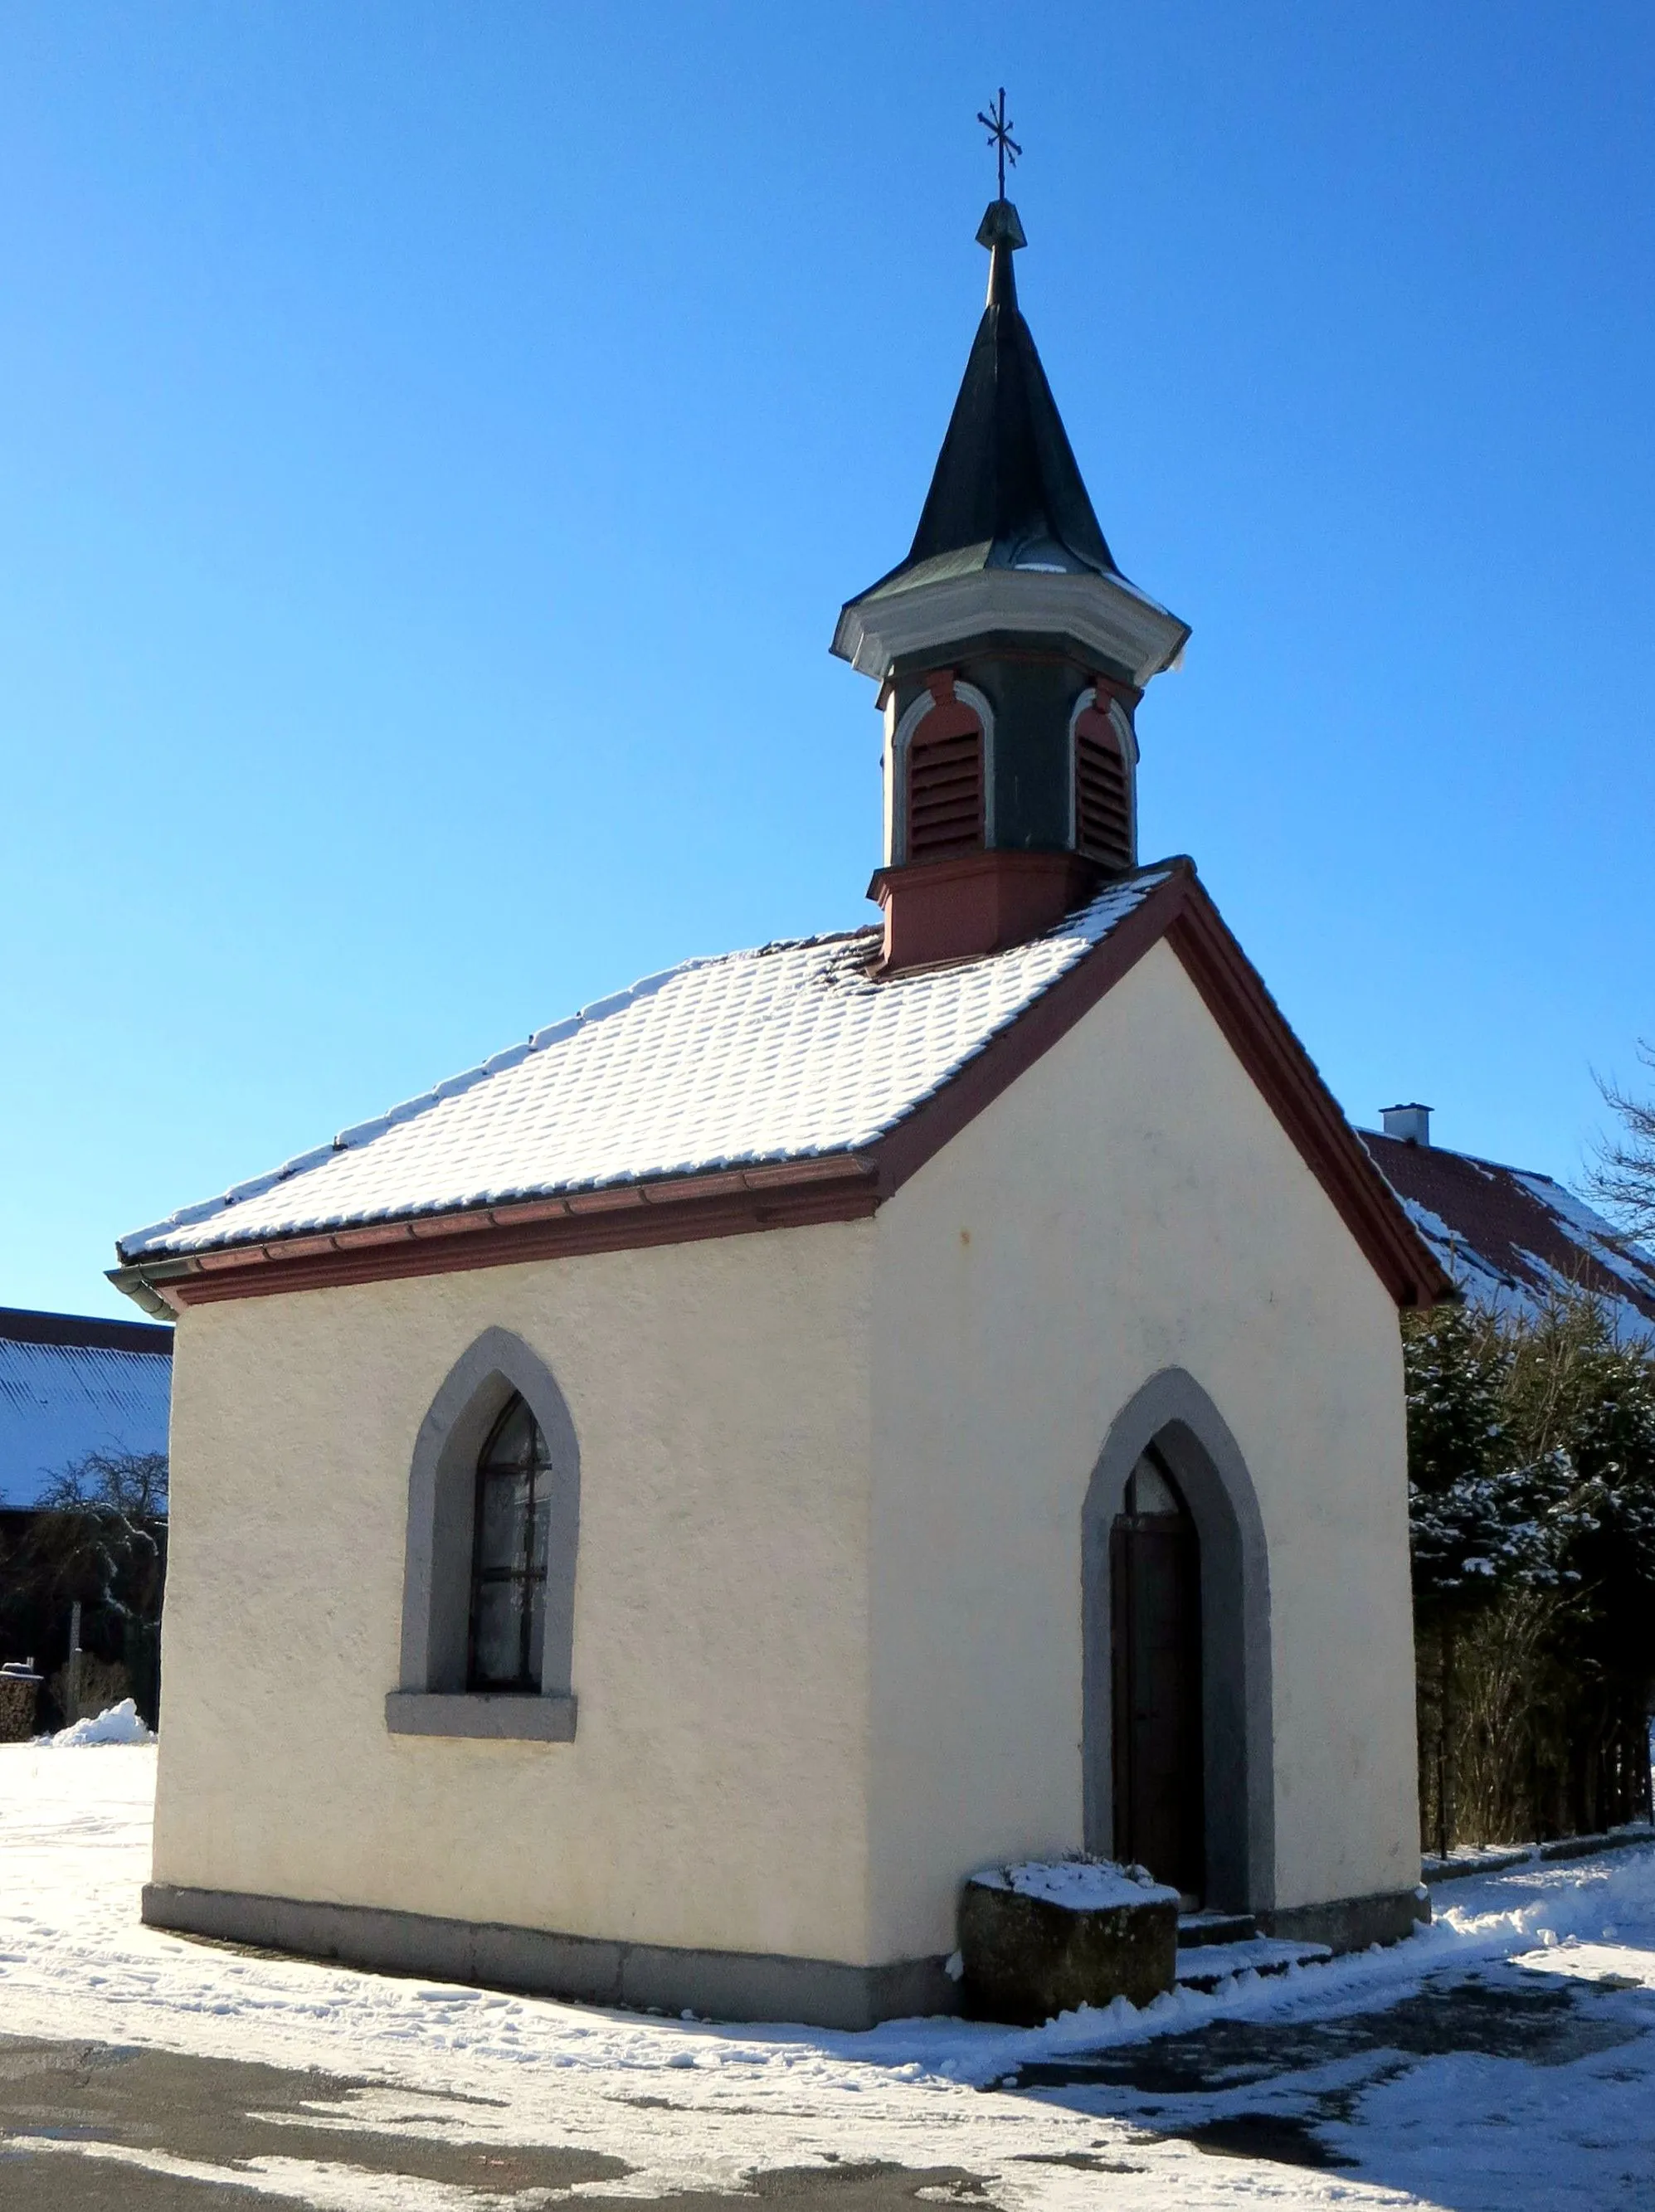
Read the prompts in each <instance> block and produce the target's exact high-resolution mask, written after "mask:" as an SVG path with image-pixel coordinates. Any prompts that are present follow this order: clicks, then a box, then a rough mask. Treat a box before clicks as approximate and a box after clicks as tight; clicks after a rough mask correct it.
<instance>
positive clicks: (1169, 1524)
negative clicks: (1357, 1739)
mask: <svg viewBox="0 0 1655 2212" xmlns="http://www.w3.org/2000/svg"><path fill="white" fill-rule="evenodd" d="M1124 1502H1125V1506H1126V1510H1125V1511H1124V1512H1123V1513H1122V1514H1121V1515H1120V1516H1119V1517H1118V1519H1117V1521H1116V1522H1115V1525H1114V1527H1113V1528H1112V1529H1111V1530H1110V1644H1111V1646H1112V1650H1111V1662H1112V1666H1113V1672H1114V1699H1113V1706H1114V1716H1113V1717H1114V1727H1113V1731H1112V1734H1113V1749H1114V1762H1113V1764H1114V1783H1115V1856H1116V1857H1117V1858H1118V1859H1120V1860H1123V1862H1125V1863H1127V1864H1129V1865H1138V1866H1146V1867H1147V1868H1148V1869H1149V1871H1150V1872H1151V1874H1153V1875H1154V1876H1155V1878H1156V1880H1157V1881H1165V1882H1169V1883H1171V1885H1172V1887H1174V1888H1176V1889H1178V1890H1180V1891H1182V1892H1183V1893H1184V1895H1185V1896H1186V1897H1190V1898H1194V1899H1199V1898H1200V1897H1201V1895H1202V1891H1203V1890H1204V1888H1205V1886H1206V1859H1207V1850H1206V1808H1205V1802H1204V1796H1203V1791H1202V1704H1201V1547H1200V1544H1199V1542H1198V1541H1197V1538H1196V1525H1195V1522H1193V1521H1192V1520H1191V1519H1190V1514H1189V1511H1188V1510H1187V1508H1186V1507H1185V1505H1184V1503H1183V1498H1181V1497H1180V1496H1179V1495H1178V1491H1177V1484H1176V1482H1175V1481H1174V1480H1173V1478H1172V1475H1171V1470H1170V1469H1169V1468H1168V1467H1167V1466H1166V1463H1165V1461H1164V1460H1163V1459H1162V1458H1161V1456H1160V1455H1159V1453H1158V1452H1156V1451H1155V1449H1154V1447H1153V1445H1152V1446H1151V1447H1150V1449H1149V1450H1148V1451H1147V1453H1146V1454H1145V1455H1144V1456H1143V1458H1142V1459H1141V1460H1140V1461H1139V1462H1138V1464H1137V1466H1136V1467H1135V1468H1134V1469H1133V1472H1132V1474H1131V1477H1130V1479H1129V1481H1128V1484H1127V1494H1126V1498H1125V1501H1124Z"/></svg>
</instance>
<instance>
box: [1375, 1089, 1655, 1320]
mask: <svg viewBox="0 0 1655 2212" xmlns="http://www.w3.org/2000/svg"><path fill="white" fill-rule="evenodd" d="M1360 1136H1361V1139H1362V1142H1363V1143H1364V1144H1365V1145H1366V1146H1367V1149H1368V1151H1369V1152H1370V1153H1371V1154H1372V1157H1373V1158H1374V1160H1375V1161H1376V1163H1377V1164H1378V1168H1379V1170H1380V1172H1381V1173H1382V1174H1383V1175H1384V1177H1385V1180H1386V1181H1387V1182H1389V1183H1390V1186H1391V1188H1392V1189H1393V1190H1395V1191H1396V1194H1397V1196H1398V1197H1399V1198H1400V1199H1401V1200H1402V1204H1403V1205H1404V1206H1406V1207H1407V1209H1408V1212H1409V1218H1410V1219H1411V1220H1412V1221H1413V1223H1414V1225H1415V1228H1417V1229H1418V1230H1419V1231H1420V1233H1421V1236H1422V1237H1425V1239H1426V1240H1427V1243H1429V1244H1430V1246H1431V1248H1432V1249H1433V1251H1434V1252H1435V1254H1436V1255H1437V1257H1438V1259H1439V1261H1441V1262H1442V1265H1443V1267H1444V1268H1445V1270H1446V1272H1447V1273H1448V1274H1449V1275H1450V1276H1451V1278H1452V1279H1453V1281H1454V1282H1455V1284H1456V1285H1457V1287H1458V1288H1459V1289H1460V1290H1461V1291H1463V1293H1464V1295H1465V1296H1466V1297H1468V1298H1469V1299H1471V1300H1472V1301H1473V1302H1474V1303H1475V1304H1479V1305H1485V1306H1490V1307H1493V1308H1494V1310H1496V1311H1499V1312H1515V1313H1522V1314H1534V1313H1536V1312H1538V1311H1539V1310H1540V1309H1541V1308H1542V1306H1543V1305H1544V1304H1545V1303H1546V1301H1547V1300H1548V1298H1549V1297H1553V1296H1555V1294H1556V1292H1557V1291H1559V1290H1560V1289H1562V1288H1580V1289H1585V1290H1588V1291H1595V1292H1596V1293H1597V1295H1598V1296H1599V1297H1603V1298H1604V1299H1606V1300H1607V1301H1608V1302H1609V1305H1610V1306H1611V1308H1612V1309H1613V1310H1614V1311H1615V1316H1616V1318H1617V1320H1618V1322H1619V1324H1620V1326H1621V1328H1622V1333H1623V1334H1628V1335H1634V1336H1644V1337H1648V1338H1651V1339H1652V1340H1655V1256H1652V1255H1650V1254H1649V1253H1647V1252H1645V1251H1644V1250H1643V1249H1641V1248H1640V1246H1638V1245H1635V1244H1629V1243H1628V1242H1627V1241H1626V1240H1625V1239H1624V1238H1622V1237H1617V1235H1616V1233H1615V1231H1614V1230H1613V1229H1612V1228H1611V1227H1610V1225H1609V1223H1608V1222H1607V1221H1605V1220H1604V1219H1603V1216H1602V1215H1601V1214H1597V1213H1594V1212H1592V1210H1591V1207H1590V1206H1586V1205H1585V1204H1583V1203H1582V1201H1581V1200H1579V1199H1578V1198H1576V1197H1574V1196H1573V1194H1571V1193H1570V1192H1568V1191H1567V1190H1565V1189H1564V1188H1562V1186H1561V1184H1559V1183H1555V1182H1553V1181H1552V1179H1551V1177H1550V1176H1543V1175H1536V1174H1532V1173H1530V1172H1529V1171H1528V1170H1524V1169H1523V1168H1508V1167H1502V1166H1500V1164H1499V1163H1498V1162H1497V1161H1494V1160H1480V1159H1476V1158H1473V1157H1472V1156H1471V1155H1470V1154H1469V1152H1450V1151H1448V1150H1447V1149H1446V1148H1445V1147H1444V1146H1440V1145H1412V1144H1408V1143H1405V1142H1403V1141H1402V1140H1401V1139H1398V1138H1396V1137H1382V1136H1379V1135H1378V1134H1376V1133H1372V1132H1371V1131H1369V1130H1366V1129H1364V1130H1362V1131H1361V1132H1360Z"/></svg>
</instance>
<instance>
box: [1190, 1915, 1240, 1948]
mask: <svg viewBox="0 0 1655 2212" xmlns="http://www.w3.org/2000/svg"><path fill="white" fill-rule="evenodd" d="M1257 1933H1258V1923H1257V1921H1256V1919H1255V1918H1254V1917H1253V1915H1252V1914H1251V1913H1250V1912H1181V1913H1179V1915H1178V1948H1179V1950H1180V1951H1194V1950H1196V1949H1198V1948H1201V1947H1202V1945H1204V1944H1208V1943H1246V1942H1250V1941H1251V1940H1252V1938H1253V1937H1254V1936H1256V1935H1257Z"/></svg>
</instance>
